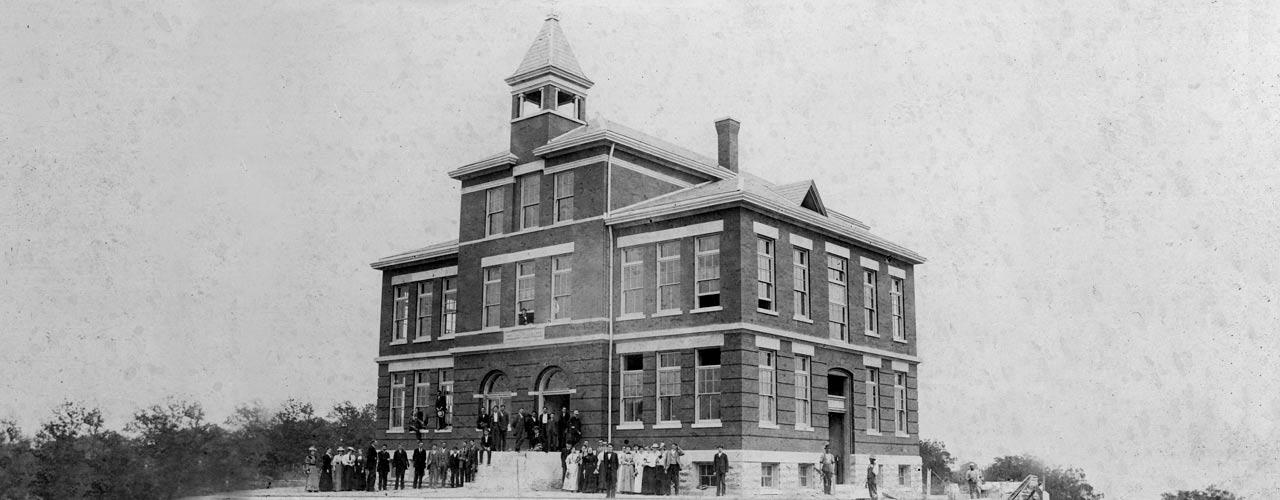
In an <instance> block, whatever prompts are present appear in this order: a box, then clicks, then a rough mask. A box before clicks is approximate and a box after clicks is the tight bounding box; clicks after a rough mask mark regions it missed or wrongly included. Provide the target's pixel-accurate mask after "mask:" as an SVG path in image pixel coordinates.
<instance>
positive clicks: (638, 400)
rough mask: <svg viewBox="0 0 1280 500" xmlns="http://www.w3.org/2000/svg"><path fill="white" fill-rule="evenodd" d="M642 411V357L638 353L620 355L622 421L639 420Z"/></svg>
mask: <svg viewBox="0 0 1280 500" xmlns="http://www.w3.org/2000/svg"><path fill="white" fill-rule="evenodd" d="M643 411H644V358H643V357H642V356H641V355H639V354H627V355H625V356H623V357H622V421H623V422H640V418H641V414H642V413H643Z"/></svg>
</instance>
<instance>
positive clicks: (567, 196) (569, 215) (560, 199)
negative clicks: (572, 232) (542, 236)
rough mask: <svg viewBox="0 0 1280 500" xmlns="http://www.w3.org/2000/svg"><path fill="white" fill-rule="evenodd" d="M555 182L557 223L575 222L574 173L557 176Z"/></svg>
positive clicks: (563, 173)
mask: <svg viewBox="0 0 1280 500" xmlns="http://www.w3.org/2000/svg"><path fill="white" fill-rule="evenodd" d="M554 181H555V186H554V188H553V189H552V195H553V198H554V205H555V212H556V213H555V215H556V222H561V221H566V220H573V171H572V170H570V171H568V172H560V173H558V174H556V175H555V179H554Z"/></svg>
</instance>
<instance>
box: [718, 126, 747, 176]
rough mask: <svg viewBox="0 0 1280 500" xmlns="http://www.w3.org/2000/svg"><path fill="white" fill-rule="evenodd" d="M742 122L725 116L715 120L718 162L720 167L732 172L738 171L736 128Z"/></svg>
mask: <svg viewBox="0 0 1280 500" xmlns="http://www.w3.org/2000/svg"><path fill="white" fill-rule="evenodd" d="M740 127H742V124H741V123H739V122H738V120H734V119H733V118H729V117H725V118H721V119H719V120H716V136H717V138H716V143H717V145H718V146H719V147H718V148H717V149H718V150H719V153H720V154H719V163H720V166H721V167H724V168H727V169H729V170H732V171H734V172H737V171H738V129H739V128H740Z"/></svg>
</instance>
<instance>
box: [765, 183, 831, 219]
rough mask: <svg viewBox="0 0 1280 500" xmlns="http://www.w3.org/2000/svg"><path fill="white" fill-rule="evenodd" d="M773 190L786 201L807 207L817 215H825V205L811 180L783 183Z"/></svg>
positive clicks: (816, 186)
mask: <svg viewBox="0 0 1280 500" xmlns="http://www.w3.org/2000/svg"><path fill="white" fill-rule="evenodd" d="M774 191H775V192H777V193H778V194H779V195H781V196H782V197H783V198H786V199H787V200H788V201H790V202H792V203H795V204H797V205H800V206H801V207H802V208H807V209H809V210H812V211H814V212H817V213H818V214H819V215H824V216H825V215H827V207H826V205H823V204H822V196H821V195H819V194H818V185H817V184H815V183H814V182H813V180H807V181H800V182H793V183H791V184H783V185H781V186H778V187H776V188H774Z"/></svg>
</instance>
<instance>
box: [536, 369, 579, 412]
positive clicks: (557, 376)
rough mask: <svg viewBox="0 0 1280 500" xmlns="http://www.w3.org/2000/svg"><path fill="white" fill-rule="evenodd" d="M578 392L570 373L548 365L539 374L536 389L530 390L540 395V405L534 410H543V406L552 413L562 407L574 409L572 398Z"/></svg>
mask: <svg viewBox="0 0 1280 500" xmlns="http://www.w3.org/2000/svg"><path fill="white" fill-rule="evenodd" d="M577 392H578V390H577V389H575V388H574V387H573V381H572V380H570V378H569V374H568V373H566V372H565V371H564V370H561V369H560V367H558V366H552V367H548V368H547V369H545V370H542V373H541V374H539V375H538V381H537V383H536V385H535V390H534V391H531V392H530V393H531V394H535V395H537V396H538V407H537V408H535V409H534V412H535V413H538V412H541V411H542V408H543V407H546V408H547V409H548V410H550V411H551V413H560V409H561V408H566V409H569V410H572V407H571V398H572V396H573V395H574V394H576V393H577Z"/></svg>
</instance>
